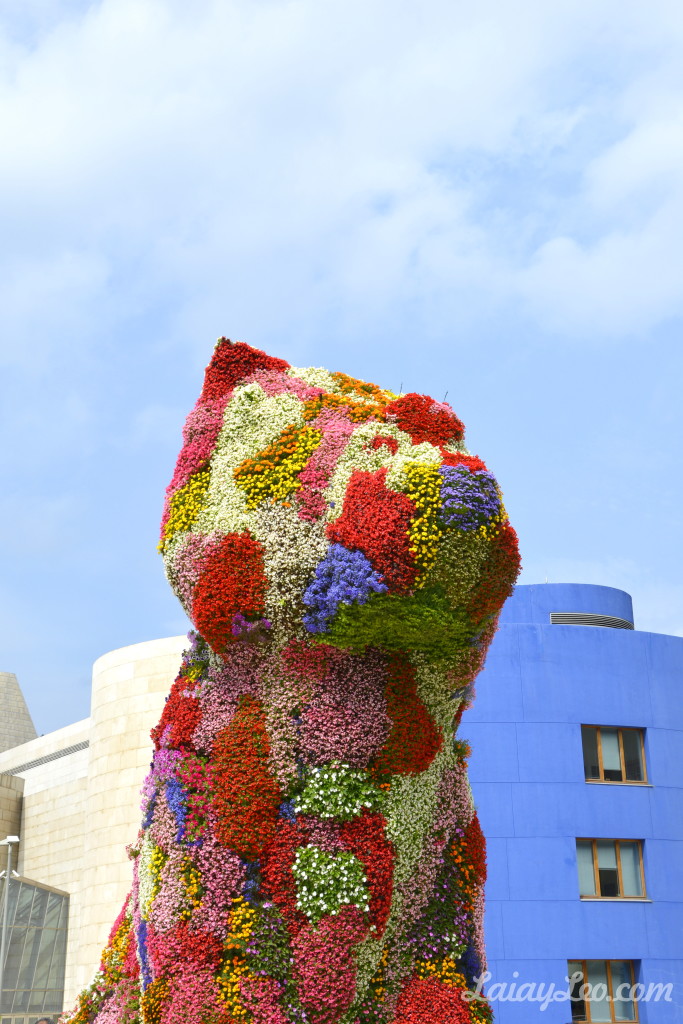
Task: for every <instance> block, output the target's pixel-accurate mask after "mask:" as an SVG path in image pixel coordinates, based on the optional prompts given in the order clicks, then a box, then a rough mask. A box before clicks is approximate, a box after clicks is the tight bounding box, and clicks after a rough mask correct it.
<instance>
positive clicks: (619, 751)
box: [581, 725, 647, 782]
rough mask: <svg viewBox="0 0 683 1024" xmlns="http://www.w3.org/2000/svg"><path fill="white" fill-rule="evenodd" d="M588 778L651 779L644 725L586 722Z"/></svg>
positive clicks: (585, 768) (603, 779)
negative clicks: (628, 726)
mask: <svg viewBox="0 0 683 1024" xmlns="http://www.w3.org/2000/svg"><path fill="white" fill-rule="evenodd" d="M581 742H582V743H583V767H584V772H585V776H586V782H647V779H646V777H645V752H644V748H643V730H642V729H617V728H613V727H611V726H609V727H608V726H605V725H582V726H581Z"/></svg>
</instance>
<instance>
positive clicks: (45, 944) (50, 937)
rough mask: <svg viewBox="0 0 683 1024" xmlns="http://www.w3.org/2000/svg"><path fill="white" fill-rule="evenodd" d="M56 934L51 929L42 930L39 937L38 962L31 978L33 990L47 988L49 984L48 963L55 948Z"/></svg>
mask: <svg viewBox="0 0 683 1024" xmlns="http://www.w3.org/2000/svg"><path fill="white" fill-rule="evenodd" d="M56 939H57V932H56V931H54V929H52V928H42V929H41V935H40V948H39V949H38V961H37V963H36V971H35V975H34V977H33V987H34V988H47V987H48V985H49V984H50V982H49V980H48V979H49V974H50V963H51V962H52V951H53V950H54V948H55V942H56Z"/></svg>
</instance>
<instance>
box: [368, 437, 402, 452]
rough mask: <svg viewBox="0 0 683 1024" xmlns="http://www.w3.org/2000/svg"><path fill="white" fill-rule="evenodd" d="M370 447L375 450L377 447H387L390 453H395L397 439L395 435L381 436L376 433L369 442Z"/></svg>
mask: <svg viewBox="0 0 683 1024" xmlns="http://www.w3.org/2000/svg"><path fill="white" fill-rule="evenodd" d="M370 447H371V448H374V449H375V451H377V449H378V448H382V447H384V448H388V449H389V451H390V452H391V454H392V455H395V454H396V452H397V451H398V441H397V440H396V438H395V437H382V435H381V434H376V435H375V437H373V439H372V441H371V442H370Z"/></svg>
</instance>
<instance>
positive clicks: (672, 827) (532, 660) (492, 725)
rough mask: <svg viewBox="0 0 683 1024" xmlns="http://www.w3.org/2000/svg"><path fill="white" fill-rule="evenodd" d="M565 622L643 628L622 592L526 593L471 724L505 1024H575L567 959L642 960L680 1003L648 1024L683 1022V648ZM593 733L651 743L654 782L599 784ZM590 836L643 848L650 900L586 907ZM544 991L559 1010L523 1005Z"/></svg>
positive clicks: (515, 599)
mask: <svg viewBox="0 0 683 1024" xmlns="http://www.w3.org/2000/svg"><path fill="white" fill-rule="evenodd" d="M551 612H581V613H586V612H588V613H595V614H598V615H606V616H613V617H615V618H619V619H626V620H627V621H631V622H632V621H633V609H632V604H631V598H630V597H629V595H628V594H625V593H624V592H623V591H620V590H614V589H612V588H611V587H597V586H588V585H580V584H541V585H536V586H522V587H517V589H516V591H515V593H514V595H513V596H512V597H511V598H510V600H509V601H508V602H507V604H506V606H505V608H504V610H503V614H502V616H501V624H500V629H499V632H498V634H497V635H496V637H495V639H494V642H493V644H492V645H491V649H490V652H489V656H488V659H487V663H486V668H485V669H484V671H483V672H482V674H481V676H480V678H479V680H478V683H477V698H476V700H475V702H474V704H473V706H472V708H471V709H470V710H469V711H468V712H466V714H465V715H464V717H463V721H462V726H461V729H460V734H461V736H462V737H463V738H466V739H468V740H470V742H471V746H472V751H473V753H472V758H471V761H470V780H471V783H472V789H473V792H474V797H475V801H476V803H477V806H478V808H479V816H480V819H481V823H482V827H483V830H484V833H485V835H486V836H487V840H488V864H489V880H488V882H487V911H486V936H487V949H488V956H489V970H490V972H491V979H490V981H489V985H488V989H489V991H490V992H491V995H492V997H493V1008H494V1011H495V1014H496V1020H497V1022H498V1024H517V1022H519V1024H522V1022H523V1024H532V1022H533V1021H539V1022H541V1021H542V1022H544V1024H570V1022H571V1020H572V1013H571V1007H570V1004H569V1002H568V1001H560V1000H561V999H562V996H563V993H567V992H568V983H567V981H566V975H567V961H568V960H584V961H585V960H608V961H614V960H630V961H632V962H633V964H634V970H635V972H636V976H635V980H636V981H637V982H639V983H641V984H642V985H643V986H644V987H645V991H647V987H648V986H649V985H650V984H653V985H655V986H656V985H657V984H660V983H661V984H662V985H666V984H667V983H669V982H671V983H672V984H673V991H672V992H671V999H670V1001H669V1000H668V999H666V998H659V999H657V998H656V991H657V990H656V989H653V990H652V992H651V998H650V999H649V1000H647V999H641V1001H640V1002H639V1004H638V1009H637V1014H638V1016H637V1019H638V1020H639V1021H640V1022H642V1024H660V1022H661V1024H674V1022H676V1024H683V699H682V694H681V689H682V688H683V638H681V637H672V636H665V635H660V634H655V633H643V632H640V631H637V630H627V629H612V628H605V627H600V626H581V625H551V623H550V614H551ZM582 724H583V725H592V726H603V727H618V728H619V727H635V728H637V729H642V730H644V747H645V759H646V770H647V782H646V783H628V782H608V781H591V782H587V781H586V779H585V773H584V762H583V751H582V743H581V725H582ZM577 838H589V839H600V838H603V839H637V840H641V841H642V853H643V866H644V874H645V884H646V897H645V898H643V899H627V898H623V899H609V900H605V899H585V898H584V899H582V898H581V897H580V895H579V881H578V869H577V859H576V840H577ZM529 983H534V989H533V992H534V995H535V996H536V998H537V999H541V1000H542V999H544V998H545V999H547V993H548V992H551V993H552V992H553V991H554V992H556V993H557V1001H551V1002H549V1004H548V1005H547V1006H546V1008H545V1009H542V1005H543V1003H542V1001H535V1002H530V1001H529V1000H528V999H527V998H523V999H522V1000H521V1001H517V1000H516V998H511V997H516V996H517V995H518V994H519V995H522V996H526V995H528V994H529V992H530V991H531V990H530V988H529ZM513 984H514V985H515V986H517V987H516V988H514V989H513V988H512V987H511V986H512V985H513ZM523 984H526V988H525V989H522V990H521V992H520V989H519V986H521V985H523ZM501 985H505V986H506V987H505V989H502V988H501ZM540 986H542V987H540ZM497 995H500V996H504V997H505V998H503V999H496V998H495V997H496V996H497Z"/></svg>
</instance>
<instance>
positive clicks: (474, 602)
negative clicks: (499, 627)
mask: <svg viewBox="0 0 683 1024" xmlns="http://www.w3.org/2000/svg"><path fill="white" fill-rule="evenodd" d="M520 566H521V560H520V556H519V547H518V543H517V534H516V533H515V531H514V529H513V528H512V526H510V524H509V523H505V524H504V525H503V526H501V528H500V532H499V533H498V536H497V537H494V538H493V542H492V544H491V551H490V553H489V555H488V558H487V559H486V561H485V562H484V565H483V567H482V572H481V577H480V579H479V582H478V583H477V585H476V587H475V588H474V590H473V592H472V596H471V598H470V602H469V605H468V608H467V611H468V613H469V614H470V615H471V616H472V618H473V619H474V621H475V622H481V621H482V619H485V618H487V617H488V616H490V615H495V614H496V612H497V611H498V610H499V609H500V608H502V606H503V603H504V602H505V601H506V600H507V598H508V597H509V596H510V594H511V593H512V591H513V590H514V586H515V580H516V579H517V576H518V575H519V570H520Z"/></svg>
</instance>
